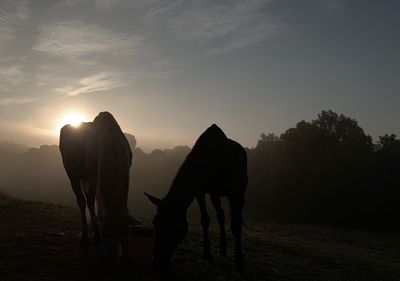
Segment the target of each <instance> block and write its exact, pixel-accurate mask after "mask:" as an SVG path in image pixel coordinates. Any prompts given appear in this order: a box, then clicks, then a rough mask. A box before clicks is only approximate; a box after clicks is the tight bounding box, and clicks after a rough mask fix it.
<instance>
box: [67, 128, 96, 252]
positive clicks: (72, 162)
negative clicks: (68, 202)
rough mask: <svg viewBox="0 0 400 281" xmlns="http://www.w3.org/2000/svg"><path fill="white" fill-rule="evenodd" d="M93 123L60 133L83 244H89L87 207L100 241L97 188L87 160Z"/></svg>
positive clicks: (94, 230)
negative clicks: (91, 178)
mask: <svg viewBox="0 0 400 281" xmlns="http://www.w3.org/2000/svg"><path fill="white" fill-rule="evenodd" d="M91 125H92V123H91V122H88V123H81V124H80V125H79V126H78V127H76V126H72V125H69V124H68V125H65V126H64V127H62V129H61V131H60V143H59V148H60V152H61V156H62V160H63V164H64V168H65V171H66V172H67V175H68V178H69V180H70V182H71V186H72V190H73V192H74V194H75V197H76V202H77V204H78V207H79V210H80V212H81V220H82V236H81V244H82V245H87V244H88V243H89V236H88V229H87V219H86V207H87V208H88V209H89V214H90V219H91V222H92V226H93V232H94V239H95V240H97V241H98V239H99V237H98V231H97V224H96V223H95V221H94V220H95V216H96V213H95V196H96V187H95V186H93V185H90V183H89V174H88V171H87V166H86V160H87V150H88V146H89V143H88V142H89V137H90V133H91Z"/></svg>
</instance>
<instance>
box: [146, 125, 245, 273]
mask: <svg viewBox="0 0 400 281" xmlns="http://www.w3.org/2000/svg"><path fill="white" fill-rule="evenodd" d="M246 186H247V155H246V151H245V150H244V148H243V147H242V146H241V145H240V144H239V143H237V142H235V141H233V140H231V139H228V138H227V137H226V136H225V134H224V132H223V131H222V130H221V129H220V128H219V127H218V126H217V125H215V124H214V125H212V126H211V127H209V128H208V129H207V130H206V131H205V132H204V133H203V134H202V135H201V136H200V137H199V139H198V140H197V141H196V143H195V145H194V147H193V149H192V151H191V152H190V153H189V155H188V156H187V157H186V159H185V161H184V162H183V164H182V166H181V167H180V169H179V171H178V173H177V175H176V177H175V179H174V180H173V182H172V186H171V188H170V191H169V192H168V194H167V195H166V196H165V197H164V198H163V199H158V198H155V197H153V196H151V195H148V194H146V195H147V196H148V197H149V199H150V200H151V202H153V203H154V204H156V205H157V214H156V215H155V216H154V219H153V225H154V228H155V232H156V237H155V246H154V260H153V263H154V266H155V269H156V270H158V271H165V270H167V268H168V264H169V261H170V259H171V256H172V254H173V252H174V251H175V249H176V247H177V246H178V244H179V242H181V241H182V240H183V239H184V237H185V236H186V234H187V231H188V222H187V219H186V214H187V209H188V207H189V206H190V205H191V203H192V202H193V200H194V199H195V198H196V199H197V201H198V203H199V206H200V210H201V224H202V228H203V235H204V244H203V245H204V253H203V255H204V256H205V257H210V241H209V238H208V227H209V224H210V217H209V216H208V214H207V211H206V205H205V194H206V193H209V194H210V196H211V200H212V203H213V205H214V207H215V209H216V211H217V218H218V222H219V225H220V230H221V245H220V254H222V255H226V238H225V226H224V223H225V217H224V211H223V209H222V207H221V199H220V198H221V197H223V196H224V197H227V198H228V200H229V204H230V208H231V212H232V220H231V225H230V228H231V231H232V233H233V235H234V237H235V250H236V253H235V257H236V269H237V270H238V271H243V270H244V264H243V253H242V245H241V231H242V229H241V227H242V209H243V205H244V196H245V190H246Z"/></svg>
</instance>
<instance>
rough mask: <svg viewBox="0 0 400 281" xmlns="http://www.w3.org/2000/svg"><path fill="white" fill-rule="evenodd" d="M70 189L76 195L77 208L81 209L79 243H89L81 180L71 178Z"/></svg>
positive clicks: (84, 244) (83, 244)
mask: <svg viewBox="0 0 400 281" xmlns="http://www.w3.org/2000/svg"><path fill="white" fill-rule="evenodd" d="M71 185H72V190H73V191H74V193H75V196H76V203H77V204H78V207H79V210H80V211H81V220H82V236H81V245H82V246H86V245H88V244H89V236H88V229H87V221H86V199H85V196H84V194H83V192H82V187H81V182H80V180H71Z"/></svg>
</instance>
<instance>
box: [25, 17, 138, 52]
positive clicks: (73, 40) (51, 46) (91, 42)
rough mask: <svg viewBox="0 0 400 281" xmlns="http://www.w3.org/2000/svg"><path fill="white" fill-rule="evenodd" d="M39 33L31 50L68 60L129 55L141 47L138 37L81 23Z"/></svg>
mask: <svg viewBox="0 0 400 281" xmlns="http://www.w3.org/2000/svg"><path fill="white" fill-rule="evenodd" d="M40 30H41V33H40V35H39V39H38V42H37V43H36V44H35V46H34V47H33V49H34V50H36V51H40V52H44V53H47V54H49V55H52V56H61V57H65V58H70V59H79V58H83V57H85V56H89V55H96V54H97V55H98V54H108V55H114V56H117V55H123V54H133V53H135V52H136V50H137V48H138V46H139V45H141V43H142V38H141V37H139V36H131V35H127V34H124V33H116V32H113V31H111V30H108V29H104V28H101V27H99V26H97V25H95V24H88V23H85V22H82V21H65V22H59V23H56V24H52V25H45V26H42V27H41V28H40Z"/></svg>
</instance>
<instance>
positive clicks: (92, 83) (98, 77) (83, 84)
mask: <svg viewBox="0 0 400 281" xmlns="http://www.w3.org/2000/svg"><path fill="white" fill-rule="evenodd" d="M121 76H122V75H121V74H116V73H109V72H102V73H98V74H95V75H92V76H88V77H84V78H82V79H80V80H79V81H78V82H77V83H75V85H67V86H65V87H62V88H56V89H55V91H56V92H57V93H59V94H62V95H66V96H78V95H82V94H88V93H93V92H99V91H107V90H111V89H114V88H118V87H122V86H125V85H126V83H124V82H123V81H122V79H121Z"/></svg>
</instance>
